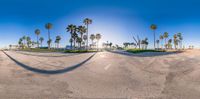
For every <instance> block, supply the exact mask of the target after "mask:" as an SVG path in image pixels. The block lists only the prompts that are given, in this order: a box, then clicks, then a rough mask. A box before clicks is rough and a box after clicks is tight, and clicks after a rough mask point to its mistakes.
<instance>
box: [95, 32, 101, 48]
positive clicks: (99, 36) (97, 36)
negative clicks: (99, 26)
mask: <svg viewBox="0 0 200 99" xmlns="http://www.w3.org/2000/svg"><path fill="white" fill-rule="evenodd" d="M96 39H97V49H99V40H100V39H101V34H100V33H97V34H96Z"/></svg>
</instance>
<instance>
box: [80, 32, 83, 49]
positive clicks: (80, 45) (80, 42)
mask: <svg viewBox="0 0 200 99" xmlns="http://www.w3.org/2000/svg"><path fill="white" fill-rule="evenodd" d="M82 40H83V34H81V42H80V48H81V46H82V45H81V44H82Z"/></svg>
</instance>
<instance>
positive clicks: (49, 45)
mask: <svg viewBox="0 0 200 99" xmlns="http://www.w3.org/2000/svg"><path fill="white" fill-rule="evenodd" d="M48 38H49V44H48V49H50V47H51V44H50V32H49V29H48Z"/></svg>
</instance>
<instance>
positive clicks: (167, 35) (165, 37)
mask: <svg viewBox="0 0 200 99" xmlns="http://www.w3.org/2000/svg"><path fill="white" fill-rule="evenodd" d="M163 37H164V39H165V48H167V41H166V40H167V38H168V37H169V34H168V33H167V32H165V33H164V35H163Z"/></svg>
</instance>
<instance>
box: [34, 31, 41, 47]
mask: <svg viewBox="0 0 200 99" xmlns="http://www.w3.org/2000/svg"><path fill="white" fill-rule="evenodd" d="M35 34H36V35H37V47H38V48H39V40H38V36H39V35H40V30H39V29H36V30H35Z"/></svg>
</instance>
